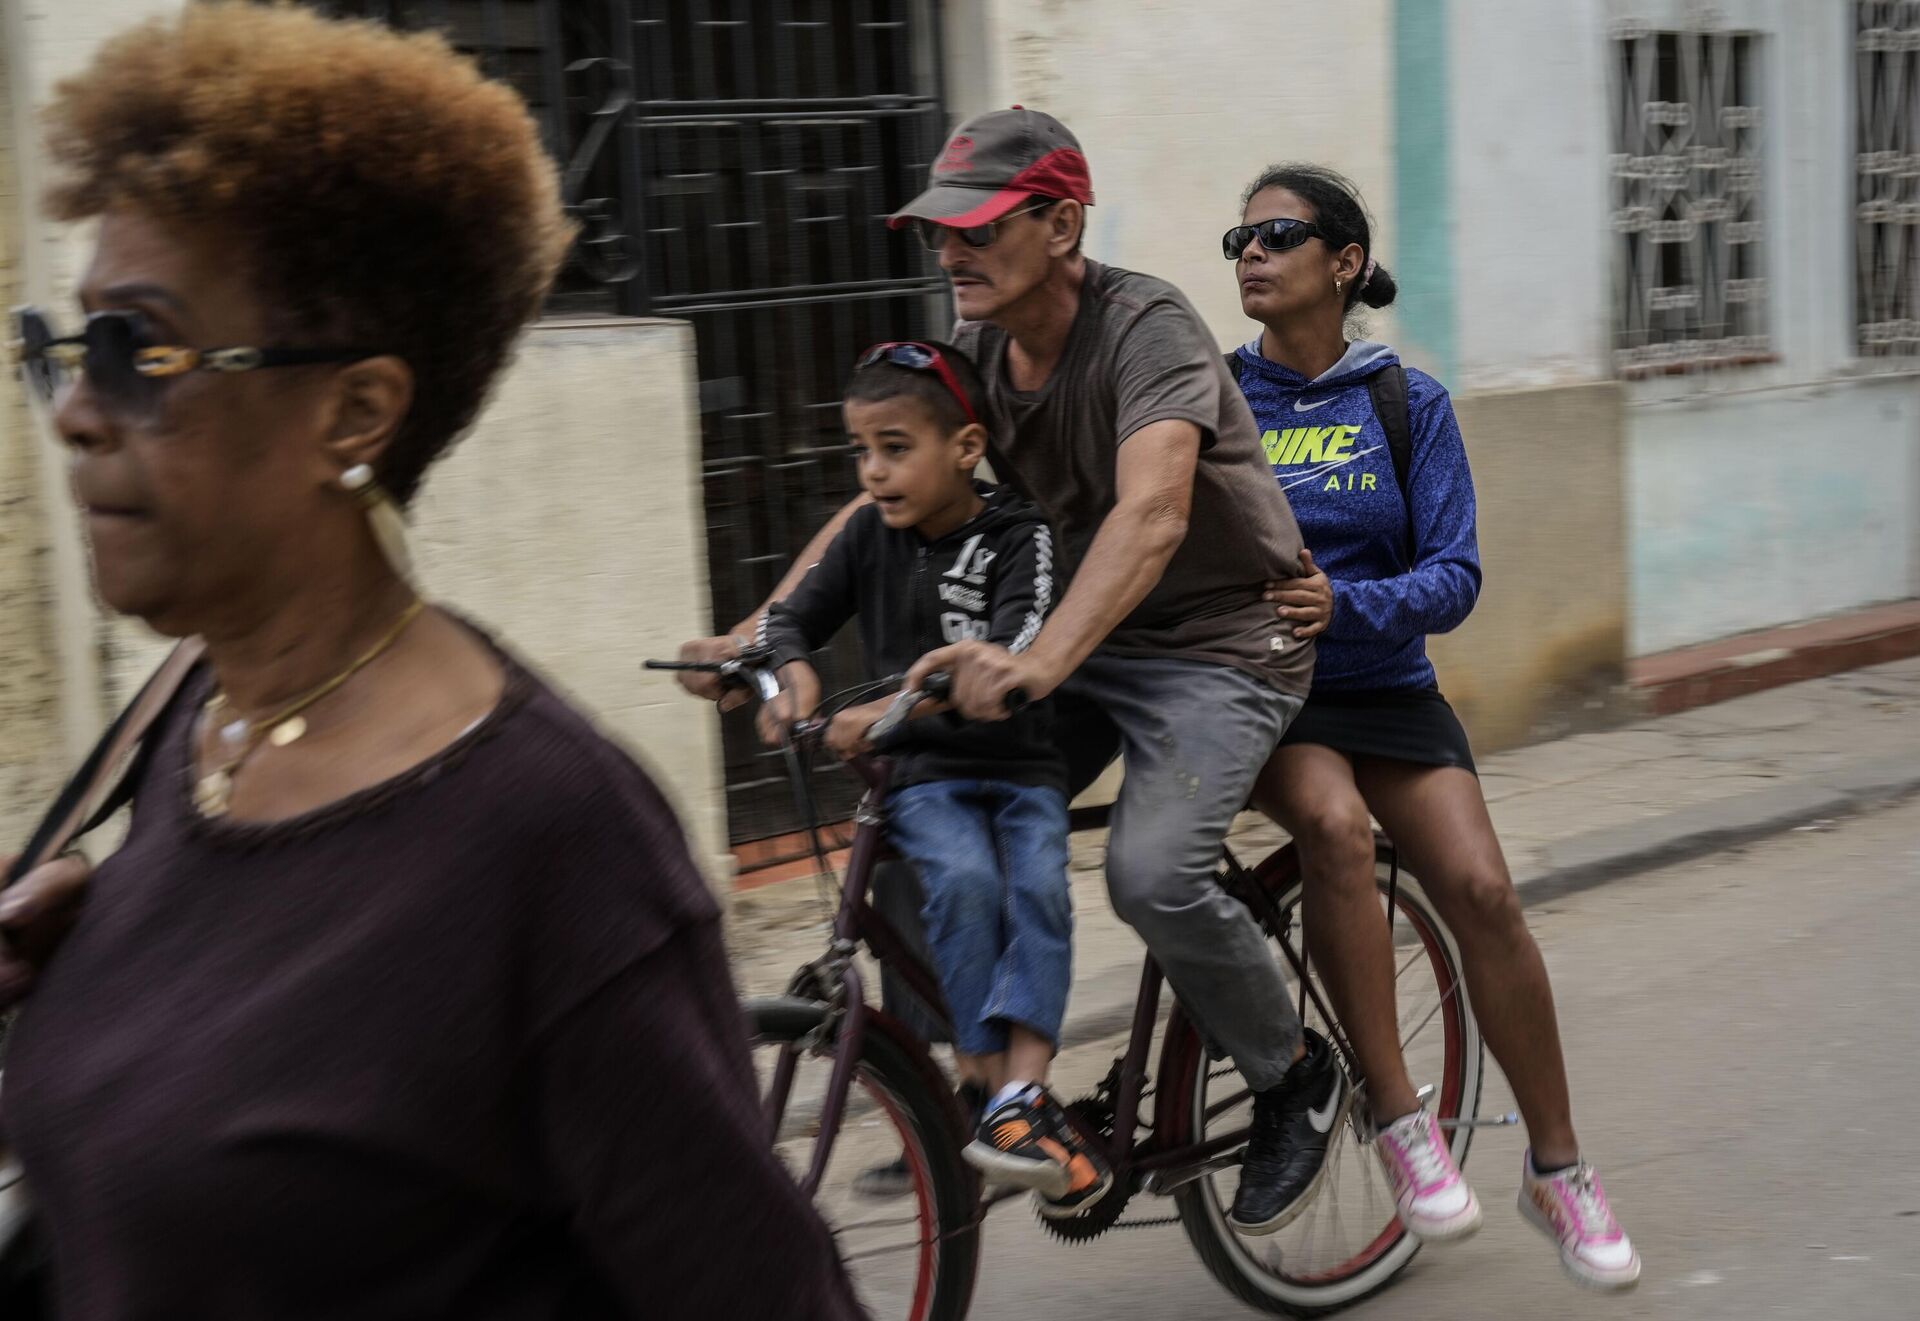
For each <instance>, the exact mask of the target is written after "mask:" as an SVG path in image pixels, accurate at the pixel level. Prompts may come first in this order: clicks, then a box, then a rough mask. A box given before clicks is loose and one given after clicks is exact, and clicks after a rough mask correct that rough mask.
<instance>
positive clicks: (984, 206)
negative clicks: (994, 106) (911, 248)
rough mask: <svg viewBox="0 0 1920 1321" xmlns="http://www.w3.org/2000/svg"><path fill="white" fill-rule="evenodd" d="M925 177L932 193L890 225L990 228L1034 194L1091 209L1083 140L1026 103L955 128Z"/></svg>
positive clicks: (892, 219)
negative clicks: (917, 222) (926, 222)
mask: <svg viewBox="0 0 1920 1321" xmlns="http://www.w3.org/2000/svg"><path fill="white" fill-rule="evenodd" d="M927 177H928V188H927V190H926V191H925V192H924V193H921V194H920V196H918V197H916V198H914V199H913V200H912V201H911V202H909V203H907V204H906V205H905V206H903V207H901V208H900V209H899V210H898V211H896V212H894V213H893V214H892V215H891V216H889V217H887V224H888V226H890V227H891V228H893V229H899V228H900V227H901V226H902V225H905V224H907V223H909V222H910V221H914V220H932V221H935V222H937V223H939V224H942V225H952V226H954V227H955V228H963V227H965V226H968V225H984V224H986V223H987V222H988V221H992V220H998V219H999V218H1000V217H1001V216H1004V215H1006V214H1007V212H1009V211H1011V210H1013V209H1014V208H1015V207H1017V206H1019V205H1020V203H1022V202H1024V201H1026V199H1027V198H1029V197H1058V198H1071V199H1072V200H1074V201H1076V202H1079V203H1081V204H1083V205H1085V206H1092V205H1093V178H1092V176H1091V175H1089V174H1088V173H1087V158H1086V156H1085V155H1084V154H1082V152H1081V150H1080V143H1079V141H1078V140H1077V139H1076V138H1075V137H1074V136H1073V134H1071V133H1069V132H1067V126H1066V125H1065V124H1062V123H1061V122H1060V121H1059V120H1057V119H1055V118H1054V117H1053V116H1052V115H1047V114H1042V113H1041V112H1040V111H1038V110H1028V109H1027V108H1026V107H1024V106H1015V107H1013V109H1011V110H990V111H988V112H987V113H986V114H984V115H975V116H974V117H973V118H972V119H969V120H968V121H967V122H966V123H964V124H962V125H961V126H960V127H959V128H957V129H955V130H954V131H953V136H952V137H950V138H948V139H947V145H946V146H945V147H944V148H942V149H941V152H940V155H939V157H938V158H937V159H936V160H935V161H934V162H933V168H932V169H930V170H928V171H927Z"/></svg>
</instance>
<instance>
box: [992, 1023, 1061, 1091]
mask: <svg viewBox="0 0 1920 1321" xmlns="http://www.w3.org/2000/svg"><path fill="white" fill-rule="evenodd" d="M998 1058H999V1059H1000V1060H1002V1061H1003V1063H1002V1065H1001V1069H1000V1074H999V1076H998V1077H996V1078H995V1079H994V1080H993V1085H994V1086H995V1087H1005V1086H1006V1085H1007V1084H1008V1083H1010V1082H1014V1081H1016V1080H1017V1081H1020V1082H1045V1081H1046V1080H1047V1070H1048V1069H1050V1068H1052V1067H1053V1043H1052V1042H1051V1041H1048V1040H1047V1039H1046V1038H1045V1037H1043V1036H1041V1035H1040V1034H1039V1033H1038V1032H1035V1031H1034V1030H1033V1029H1032V1028H1030V1027H1023V1026H1022V1025H1021V1024H1019V1023H1015V1024H1012V1025H1011V1026H1010V1027H1009V1028H1008V1029H1007V1053H1006V1054H1005V1055H1003V1056H999V1057H998Z"/></svg>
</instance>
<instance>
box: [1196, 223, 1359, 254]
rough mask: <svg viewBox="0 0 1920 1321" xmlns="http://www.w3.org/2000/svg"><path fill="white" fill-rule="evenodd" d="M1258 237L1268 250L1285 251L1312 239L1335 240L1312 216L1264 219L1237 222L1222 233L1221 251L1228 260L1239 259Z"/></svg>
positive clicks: (1261, 244) (1262, 245)
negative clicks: (1322, 231)
mask: <svg viewBox="0 0 1920 1321" xmlns="http://www.w3.org/2000/svg"><path fill="white" fill-rule="evenodd" d="M1255 239H1259V240H1260V246H1261V247H1263V248H1265V249H1266V250H1267V251H1268V252H1285V251H1286V250H1287V249H1288V248H1297V247H1299V246H1300V245H1301V244H1302V243H1305V242H1306V241H1307V240H1308V239H1322V240H1326V241H1328V242H1331V241H1332V240H1330V239H1327V236H1326V235H1325V234H1323V233H1321V231H1320V226H1318V225H1316V224H1314V223H1313V222H1312V221H1310V220H1262V221H1261V222H1260V223H1259V224H1257V225H1235V226H1234V227H1233V228H1232V229H1230V230H1228V231H1227V232H1226V233H1225V234H1224V235H1222V236H1221V239H1220V251H1221V252H1222V254H1223V255H1225V257H1226V259H1227V260H1228V261H1239V260H1240V255H1241V254H1242V253H1244V252H1245V251H1246V250H1247V244H1249V243H1251V242H1253V241H1254V240H1255Z"/></svg>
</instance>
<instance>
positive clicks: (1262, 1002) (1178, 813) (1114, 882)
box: [1053, 652, 1302, 1090]
mask: <svg viewBox="0 0 1920 1321" xmlns="http://www.w3.org/2000/svg"><path fill="white" fill-rule="evenodd" d="M1053 701H1054V724H1055V728H1056V729H1057V730H1058V732H1059V738H1060V746H1061V750H1062V752H1063V753H1065V755H1066V758H1067V778H1068V783H1069V787H1070V789H1071V790H1072V792H1073V793H1075V794H1078V793H1079V792H1080V791H1081V790H1082V789H1084V788H1085V787H1086V786H1087V785H1089V784H1091V783H1093V781H1094V780H1096V779H1098V778H1099V776H1100V773H1101V771H1103V770H1104V769H1105V768H1106V767H1107V765H1108V764H1109V763H1110V762H1112V760H1113V758H1114V757H1115V755H1119V756H1120V757H1121V758H1122V759H1123V761H1124V763H1125V765H1126V779H1125V781H1124V783H1123V784H1122V785H1121V789H1120V797H1119V799H1118V800H1117V801H1116V802H1115V803H1114V806H1113V816H1112V827H1111V830H1110V833H1109V835H1108V838H1107V894H1108V896H1109V898H1110V899H1111V900H1112V902H1113V910H1114V912H1115V913H1117V914H1119V916H1120V919H1121V920H1122V921H1124V922H1126V923H1127V925H1129V926H1131V927H1132V928H1133V929H1134V930H1135V931H1137V932H1138V933H1139V934H1140V938H1141V939H1142V940H1144V941H1145V942H1146V944H1147V948H1148V949H1149V950H1151V951H1153V956H1154V958H1155V959H1157V960H1158V961H1159V963H1160V967H1161V969H1162V970H1163V971H1164V972H1165V973H1166V975H1167V981H1168V982H1169V983H1170V984H1171V985H1172V987H1173V989H1174V993H1175V994H1176V995H1178V996H1179V997H1180V1001H1181V1003H1182V1004H1184V1005H1185V1006H1186V1007H1187V1009H1188V1011H1189V1012H1191V1013H1192V1014H1193V1016H1194V1018H1195V1019H1196V1020H1197V1021H1198V1023H1199V1025H1200V1027H1201V1029H1202V1030H1203V1031H1204V1032H1205V1033H1206V1035H1207V1036H1208V1037H1210V1038H1211V1039H1212V1040H1213V1041H1214V1042H1216V1043H1218V1045H1219V1046H1220V1047H1222V1048H1224V1049H1225V1050H1226V1051H1227V1052H1228V1053H1229V1054H1230V1055H1232V1056H1233V1061H1234V1063H1235V1064H1236V1065H1237V1066H1238V1067H1239V1069H1240V1073H1241V1076H1243V1077H1244V1078H1245V1079H1246V1080H1247V1083H1248V1085H1249V1086H1251V1087H1253V1088H1254V1089H1256V1090H1260V1089H1264V1088H1267V1087H1271V1086H1273V1085H1275V1084H1276V1083H1278V1082H1279V1081H1280V1079H1281V1077H1282V1076H1283V1075H1284V1074H1285V1073H1286V1071H1287V1066H1288V1065H1289V1064H1290V1063H1292V1061H1293V1057H1294V1053H1295V1052H1296V1051H1297V1050H1298V1049H1299V1047H1300V1040H1301V1037H1300V1016H1299V1014H1298V1012H1296V1010H1295V1009H1294V1007H1293V1001H1292V998H1291V997H1290V996H1289V995H1288V994H1287V986H1286V982H1285V980H1284V979H1283V978H1282V976H1281V973H1280V966H1279V964H1278V963H1277V962H1276V961H1275V959H1274V954H1273V951H1272V949H1271V948H1270V947H1269V946H1268V944H1267V941H1266V939H1265V938H1264V937H1263V936H1262V935H1261V933H1260V928H1259V926H1258V924H1256V923H1255V922H1254V920H1253V916H1252V915H1251V914H1250V913H1248V911H1247V910H1246V908H1245V907H1244V906H1243V905H1242V904H1240V903H1239V902H1238V901H1237V900H1235V899H1233V898H1231V897H1230V896H1228V894H1227V893H1226V892H1225V891H1224V890H1222V889H1221V888H1220V885H1219V883H1218V882H1217V881H1216V880H1215V877H1214V872H1215V869H1216V868H1217V867H1218V866H1219V863H1220V853H1221V848H1222V845H1223V844H1224V842H1225V840H1226V837H1227V830H1228V829H1229V828H1230V827H1231V826H1232V824H1233V818H1234V816H1235V814H1237V813H1238V812H1239V811H1240V810H1241V809H1242V808H1244V807H1245V806H1246V805H1247V799H1248V797H1249V795H1250V794H1251V793H1252V791H1253V783H1254V780H1255V779H1256V778H1257V777H1258V776H1259V774H1260V769H1261V767H1263V766H1265V765H1266V763H1267V758H1268V757H1270V756H1271V755H1272V754H1273V749H1274V747H1275V746H1276V745H1277V744H1278V743H1279V741H1280V735H1281V733H1282V732H1283V731H1284V730H1285V729H1286V727H1287V723H1288V722H1289V721H1291V720H1292V719H1293V717H1294V716H1295V715H1297V714H1298V713H1299V711H1300V707H1301V705H1302V703H1301V699H1299V698H1297V697H1289V696H1286V695H1285V694H1283V693H1280V692H1277V691H1275V690H1274V689H1273V688H1271V687H1270V686H1268V685H1267V684H1264V683H1262V682H1260V681H1259V680H1258V679H1255V678H1253V677H1252V676H1250V675H1247V674H1243V673H1241V672H1240V671H1239V670H1235V669H1230V668H1228V667H1227V666H1224V665H1208V664H1205V663H1203V662H1199V661H1183V660H1160V659H1141V658H1136V657H1121V656H1110V655H1107V654H1106V653H1104V652H1096V653H1094V655H1093V656H1091V657H1090V658H1089V659H1088V660H1087V662H1086V663H1085V664H1084V665H1082V666H1081V667H1080V669H1079V671H1078V672H1077V673H1075V674H1074V676H1073V677H1072V678H1071V679H1069V680H1067V682H1066V683H1065V684H1064V685H1062V686H1061V688H1060V689H1059V691H1058V692H1057V693H1055V694H1054V699H1053Z"/></svg>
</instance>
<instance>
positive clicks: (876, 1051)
mask: <svg viewBox="0 0 1920 1321" xmlns="http://www.w3.org/2000/svg"><path fill="white" fill-rule="evenodd" d="M741 1007H742V1010H743V1012H744V1013H745V1016H746V1020H747V1029H748V1033H749V1035H750V1037H751V1038H752V1040H753V1042H754V1044H755V1045H756V1047H758V1046H765V1045H773V1046H777V1047H780V1048H783V1049H784V1048H792V1047H795V1046H796V1045H797V1043H799V1042H800V1041H802V1040H803V1039H804V1038H806V1037H807V1036H808V1035H809V1034H810V1033H812V1032H813V1031H814V1030H815V1029H816V1028H817V1027H819V1025H820V1023H821V1022H822V1021H823V1020H824V1019H825V1017H826V1015H827V1006H825V1005H823V1004H821V1003H819V1002H818V1001H813V1000H802V999H797V998H794V997H790V996H772V997H766V998H760V999H749V1000H746V1001H744V1002H743V1003H742V1006H741ZM855 1082H856V1092H857V1091H859V1090H864V1091H865V1092H866V1093H867V1094H868V1095H869V1096H870V1097H871V1098H872V1099H873V1101H874V1102H875V1103H876V1104H877V1105H878V1106H879V1108H880V1109H881V1110H882V1111H883V1113H884V1114H885V1115H886V1117H887V1118H888V1119H889V1120H890V1121H891V1122H892V1123H893V1125H894V1128H895V1131H896V1132H897V1133H898V1134H899V1135H900V1136H901V1138H902V1154H903V1155H905V1156H906V1157H907V1159H908V1163H909V1171H910V1177H911V1178H912V1179H913V1180H914V1187H913V1189H912V1192H913V1195H914V1196H915V1198H916V1206H917V1211H916V1216H917V1218H918V1220H919V1222H920V1236H921V1237H920V1241H921V1251H920V1257H921V1266H920V1269H919V1273H918V1275H917V1277H916V1280H915V1285H914V1297H913V1299H912V1301H911V1303H910V1304H909V1310H908V1312H907V1313H906V1316H907V1321H962V1318H964V1317H965V1316H966V1313H967V1308H968V1307H969V1305H970V1304H971V1303H972V1300H973V1286H974V1278H975V1274H976V1272H977V1270H978V1269H979V1259H980V1226H979V1205H980V1203H979V1185H978V1182H977V1180H976V1178H975V1175H974V1173H973V1170H972V1168H971V1167H970V1166H969V1165H967V1163H966V1162H965V1161H964V1160H963V1159H962V1158H961V1155H960V1152H961V1148H962V1146H963V1145H964V1141H965V1139H964V1137H963V1134H962V1129H963V1127H964V1120H963V1118H962V1117H961V1115H960V1113H959V1108H958V1105H957V1104H956V1102H955V1100H954V1096H953V1093H952V1091H951V1090H949V1089H948V1087H947V1085H946V1082H945V1080H944V1079H943V1078H942V1077H941V1075H940V1072H939V1069H938V1068H937V1067H936V1066H935V1065H934V1064H933V1062H932V1061H931V1060H930V1059H929V1058H928V1057H927V1054H926V1051H925V1048H924V1047H922V1046H920V1045H919V1043H918V1042H916V1041H915V1040H914V1039H913V1038H912V1037H911V1035H910V1034H908V1033H907V1032H906V1030H905V1029H903V1028H901V1027H900V1026H899V1025H898V1024H897V1023H895V1022H894V1021H893V1020H892V1019H890V1018H888V1017H886V1016H885V1015H884V1014H880V1013H876V1012H873V1011H871V1010H870V1011H868V1015H867V1025H866V1031H865V1034H864V1037H863V1041H862V1046H861V1052H860V1059H859V1063H858V1065H857V1072H856V1074H855ZM850 1101H851V1098H850ZM843 1138H844V1134H843ZM837 1155H838V1152H837V1151H836V1158H837ZM829 1225H830V1226H831V1225H832V1220H831V1217H829ZM839 1241H840V1239H839V1235H838V1233H837V1231H836V1243H838V1242H839ZM842 1250H843V1251H844V1248H843V1249H842ZM858 1285H859V1280H858V1277H857V1276H856V1279H855V1286H856V1289H858ZM863 1305H864V1300H863Z"/></svg>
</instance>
